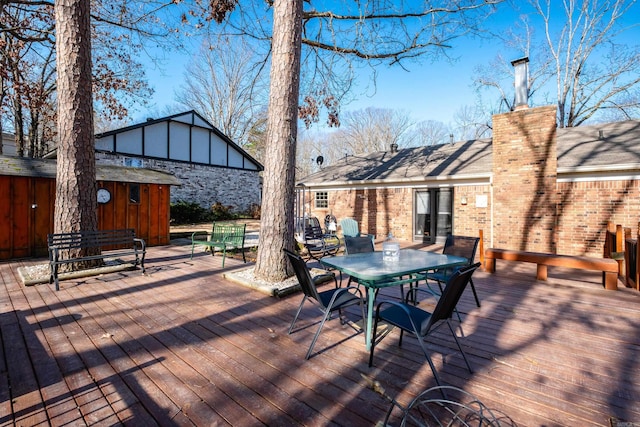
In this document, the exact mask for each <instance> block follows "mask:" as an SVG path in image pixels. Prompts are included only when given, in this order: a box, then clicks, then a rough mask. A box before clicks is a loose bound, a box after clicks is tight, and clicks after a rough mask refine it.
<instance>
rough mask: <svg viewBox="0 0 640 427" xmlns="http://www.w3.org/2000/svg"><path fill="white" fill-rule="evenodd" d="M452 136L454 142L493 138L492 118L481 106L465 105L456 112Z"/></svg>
mask: <svg viewBox="0 0 640 427" xmlns="http://www.w3.org/2000/svg"><path fill="white" fill-rule="evenodd" d="M453 122H454V124H453V125H452V130H451V134H452V135H453V137H452V139H453V140H454V141H460V140H465V139H477V138H488V137H490V136H491V133H492V131H493V130H492V128H491V116H490V115H486V114H485V110H484V109H483V108H482V106H480V105H475V106H473V105H463V106H461V107H460V108H458V110H457V111H456V113H455V115H454V119H453Z"/></svg>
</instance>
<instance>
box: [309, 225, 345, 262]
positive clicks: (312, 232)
mask: <svg viewBox="0 0 640 427" xmlns="http://www.w3.org/2000/svg"><path fill="white" fill-rule="evenodd" d="M303 237H304V240H303V242H302V244H303V245H304V247H305V249H306V250H307V253H308V254H309V260H311V259H314V260H316V261H319V260H320V258H322V257H324V256H330V255H335V254H337V253H338V251H340V248H341V244H340V239H338V237H337V236H336V235H335V234H326V233H325V232H324V231H323V230H322V227H321V226H320V221H319V220H318V218H316V217H313V216H312V217H309V218H305V219H304V236H303Z"/></svg>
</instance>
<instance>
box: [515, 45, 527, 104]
mask: <svg viewBox="0 0 640 427" xmlns="http://www.w3.org/2000/svg"><path fill="white" fill-rule="evenodd" d="M511 65H513V68H514V70H513V71H514V75H515V90H516V100H515V103H514V105H513V109H514V110H517V109H521V108H527V107H528V106H529V99H528V92H529V85H528V81H529V58H527V57H524V58H520V59H516V60H515V61H511Z"/></svg>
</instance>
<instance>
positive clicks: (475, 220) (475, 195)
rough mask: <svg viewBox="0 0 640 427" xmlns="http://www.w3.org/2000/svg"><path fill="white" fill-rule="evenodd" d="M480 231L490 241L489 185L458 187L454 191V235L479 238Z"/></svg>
mask: <svg viewBox="0 0 640 427" xmlns="http://www.w3.org/2000/svg"><path fill="white" fill-rule="evenodd" d="M465 202H466V203H465ZM484 202H486V207H485V205H484ZM480 230H483V232H484V233H483V234H484V238H485V239H489V237H490V233H491V194H490V187H489V186H488V185H465V186H461V187H456V188H455V189H454V191H453V234H457V235H460V236H473V237H478V236H479V235H480Z"/></svg>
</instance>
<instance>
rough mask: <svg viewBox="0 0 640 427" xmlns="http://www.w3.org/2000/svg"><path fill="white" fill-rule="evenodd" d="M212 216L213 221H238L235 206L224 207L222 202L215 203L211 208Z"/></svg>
mask: <svg viewBox="0 0 640 427" xmlns="http://www.w3.org/2000/svg"><path fill="white" fill-rule="evenodd" d="M211 215H212V219H213V221H220V220H225V219H236V218H237V217H238V216H237V215H235V214H234V213H233V206H231V205H226V206H225V205H223V204H222V203H220V202H215V203H214V204H213V205H212V206H211Z"/></svg>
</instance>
